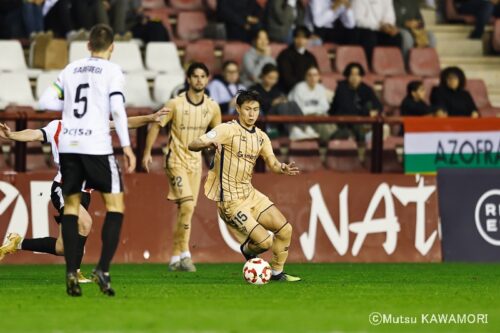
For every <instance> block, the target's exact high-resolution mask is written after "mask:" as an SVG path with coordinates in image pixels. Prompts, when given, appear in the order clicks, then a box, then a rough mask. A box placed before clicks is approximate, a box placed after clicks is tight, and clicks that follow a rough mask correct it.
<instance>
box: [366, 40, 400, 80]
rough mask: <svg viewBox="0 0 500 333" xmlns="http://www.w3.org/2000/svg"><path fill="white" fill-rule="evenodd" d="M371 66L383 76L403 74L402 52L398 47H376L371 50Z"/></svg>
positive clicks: (376, 72)
mask: <svg viewBox="0 0 500 333" xmlns="http://www.w3.org/2000/svg"><path fill="white" fill-rule="evenodd" d="M372 68H373V72H374V73H375V74H379V75H383V76H396V75H405V74H406V70H405V63H404V60H403V54H402V53H401V49H400V48H398V47H380V46H379V47H376V48H375V50H373V59H372Z"/></svg>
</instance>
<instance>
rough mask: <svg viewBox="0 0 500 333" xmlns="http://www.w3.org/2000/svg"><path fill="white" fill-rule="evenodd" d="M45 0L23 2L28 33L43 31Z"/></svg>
mask: <svg viewBox="0 0 500 333" xmlns="http://www.w3.org/2000/svg"><path fill="white" fill-rule="evenodd" d="M44 1H45V0H25V1H24V2H23V21H24V28H25V30H26V34H27V35H28V36H31V35H32V34H35V33H37V32H42V31H43V11H42V9H43V2H44Z"/></svg>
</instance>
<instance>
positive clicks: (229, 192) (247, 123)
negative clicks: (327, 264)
mask: <svg viewBox="0 0 500 333" xmlns="http://www.w3.org/2000/svg"><path fill="white" fill-rule="evenodd" d="M236 111H237V112H238V120H233V121H231V122H228V123H224V124H222V125H219V126H217V127H215V128H214V129H213V130H211V131H210V132H208V133H206V134H204V135H202V136H201V137H199V138H198V139H196V140H194V141H193V142H191V143H190V144H189V149H190V150H192V151H200V150H202V149H205V148H210V147H214V148H215V149H216V154H215V159H214V162H213V164H212V168H211V169H210V171H209V173H208V177H207V181H206V183H205V195H206V196H207V197H208V198H209V199H210V200H213V201H216V202H217V209H218V211H219V215H220V216H221V218H222V219H223V220H224V222H226V224H227V225H228V226H229V227H230V228H231V229H232V231H233V234H234V235H235V236H236V237H237V238H238V240H239V241H240V243H241V252H242V254H243V256H244V257H245V259H247V260H249V259H251V258H255V257H256V256H257V255H259V254H260V253H263V252H265V251H267V250H268V249H271V250H272V252H273V258H272V261H271V267H272V277H271V280H277V281H289V282H294V281H299V280H300V278H298V277H296V276H292V275H290V274H287V273H285V272H284V271H283V267H284V265H285V261H286V259H287V257H288V248H289V246H290V241H291V238H292V226H291V225H290V223H288V222H287V220H286V218H285V217H284V216H283V214H282V213H281V212H280V211H279V210H278V208H276V206H275V205H274V204H273V203H272V202H271V201H270V200H269V198H268V197H267V196H265V195H264V194H262V193H260V192H259V191H257V190H256V189H255V188H254V187H253V186H252V182H251V181H252V175H253V169H254V166H255V163H256V161H257V158H258V157H259V156H261V157H262V158H263V159H264V161H265V162H266V165H267V166H268V168H269V169H270V170H271V171H273V172H274V173H279V174H285V175H289V176H295V175H298V174H299V169H298V168H297V167H296V166H295V165H294V164H293V163H290V164H286V163H280V162H279V161H278V159H277V158H276V156H275V155H274V152H273V148H272V146H271V141H270V140H269V137H268V136H267V135H266V133H265V132H264V131H261V130H260V129H259V128H257V127H255V122H256V121H257V118H258V117H259V111H260V103H259V95H258V93H257V92H255V91H240V92H238V97H237V98H236ZM269 231H270V232H271V234H270V233H269ZM271 235H272V236H271Z"/></svg>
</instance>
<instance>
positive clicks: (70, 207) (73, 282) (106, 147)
mask: <svg viewBox="0 0 500 333" xmlns="http://www.w3.org/2000/svg"><path fill="white" fill-rule="evenodd" d="M113 36H114V34H113V30H112V29H111V28H110V27H109V26H107V25H104V24H98V25H95V26H94V27H93V28H92V29H91V31H90V36H89V42H88V49H89V51H90V53H91V56H90V57H88V58H84V59H81V60H77V61H74V62H72V63H70V64H69V65H67V66H66V67H65V68H64V70H63V71H62V72H61V73H60V74H59V77H58V78H57V81H56V82H55V83H54V87H56V88H57V89H52V90H48V91H46V93H45V94H52V95H51V96H42V99H41V100H50V98H52V99H53V100H57V99H60V100H63V107H62V123H63V129H62V131H61V134H60V136H59V162H60V167H61V175H62V179H63V180H64V181H63V183H62V193H63V197H64V202H65V205H64V214H63V216H62V218H61V227H62V238H63V244H64V257H65V260H66V292H67V294H68V295H70V296H81V294H82V291H81V288H80V285H79V283H78V277H77V268H78V214H79V209H80V202H81V189H82V186H83V184H84V183H86V186H87V187H89V188H93V189H94V190H97V191H99V192H101V194H102V198H103V201H104V204H105V206H106V211H107V213H106V217H105V219H104V224H103V227H102V234H101V239H102V250H101V257H100V259H99V262H98V264H97V266H96V268H95V269H94V270H93V273H92V275H93V276H92V277H93V280H94V281H95V282H96V283H97V284H98V285H99V287H100V289H101V291H102V292H103V293H104V294H105V295H108V296H114V295H115V292H114V290H113V289H112V288H111V277H110V275H109V269H110V265H111V260H112V259H113V256H114V254H115V251H116V248H117V247H118V243H119V238H120V230H121V226H122V222H123V212H124V209H125V204H124V198H123V184H122V179H121V171H120V168H119V166H118V163H117V162H116V160H115V157H114V156H113V145H112V142H111V135H110V126H109V122H110V119H109V118H110V116H111V117H112V118H113V121H114V123H115V128H116V132H117V134H118V137H119V139H120V144H121V146H122V148H123V154H124V156H125V159H124V161H125V169H126V171H127V172H129V173H131V172H133V170H134V169H135V155H134V153H133V151H132V148H131V147H130V138H129V133H128V128H127V114H126V112H125V98H124V95H123V90H124V76H123V73H122V71H121V68H120V66H118V65H116V64H114V63H112V62H110V61H109V59H110V57H111V53H112V52H113V47H114V44H113ZM45 94H44V95H45ZM40 104H41V106H42V108H45V107H43V105H42V103H41V102H40ZM45 109H50V107H47V108H45Z"/></svg>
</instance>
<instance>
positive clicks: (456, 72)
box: [439, 66, 466, 90]
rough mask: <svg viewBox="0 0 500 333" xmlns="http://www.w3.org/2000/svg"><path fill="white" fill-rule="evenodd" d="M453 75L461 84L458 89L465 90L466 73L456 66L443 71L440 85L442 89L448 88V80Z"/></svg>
mask: <svg viewBox="0 0 500 333" xmlns="http://www.w3.org/2000/svg"><path fill="white" fill-rule="evenodd" d="M451 75H455V76H456V77H458V82H459V83H458V89H459V90H463V89H465V83H466V78H465V73H464V71H463V70H462V69H461V68H459V67H456V66H451V67H446V68H445V69H443V70H442V71H441V76H440V79H439V85H440V86H442V87H446V86H447V83H446V80H447V79H448V77H449V76H451Z"/></svg>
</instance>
